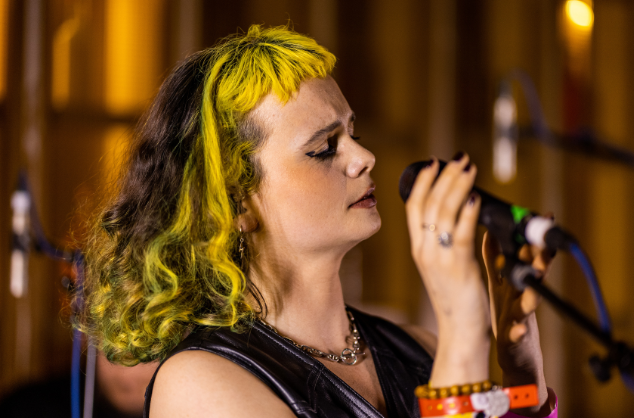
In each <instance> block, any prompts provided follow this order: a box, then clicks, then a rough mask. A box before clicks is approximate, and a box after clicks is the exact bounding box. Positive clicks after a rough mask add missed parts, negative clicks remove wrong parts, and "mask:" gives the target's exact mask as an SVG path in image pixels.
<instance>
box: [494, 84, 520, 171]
mask: <svg viewBox="0 0 634 418" xmlns="http://www.w3.org/2000/svg"><path fill="white" fill-rule="evenodd" d="M517 140H518V129H517V107H516V106H515V100H514V99H513V95H512V94H511V87H510V85H508V83H503V84H502V85H501V87H500V94H499V96H498V98H497V99H496V100H495V104H494V105H493V175H494V176H495V178H496V180H498V181H499V182H500V183H509V182H510V181H511V180H513V179H514V178H515V174H516V172H517Z"/></svg>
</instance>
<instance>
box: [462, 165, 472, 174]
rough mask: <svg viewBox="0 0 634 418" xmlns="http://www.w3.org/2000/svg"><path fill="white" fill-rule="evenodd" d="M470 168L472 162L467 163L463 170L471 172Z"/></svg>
mask: <svg viewBox="0 0 634 418" xmlns="http://www.w3.org/2000/svg"><path fill="white" fill-rule="evenodd" d="M469 170H471V163H469V164H467V165H466V167H465V168H464V170H463V171H464V172H465V173H468V172H469Z"/></svg>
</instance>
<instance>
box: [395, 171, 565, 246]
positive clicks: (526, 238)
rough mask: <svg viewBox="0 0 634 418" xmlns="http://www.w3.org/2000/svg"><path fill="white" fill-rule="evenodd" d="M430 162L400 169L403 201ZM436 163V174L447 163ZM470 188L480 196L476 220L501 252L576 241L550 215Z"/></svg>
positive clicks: (561, 244) (475, 188) (400, 187)
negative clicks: (490, 235) (528, 246)
mask: <svg viewBox="0 0 634 418" xmlns="http://www.w3.org/2000/svg"><path fill="white" fill-rule="evenodd" d="M432 162H433V161H431V160H428V161H418V162H415V163H413V164H410V165H409V166H408V167H407V168H405V170H403V174H401V179H400V180H399V194H400V195H401V199H403V202H407V199H408V198H409V195H410V193H411V191H412V186H413V185H414V181H415V180H416V177H417V176H418V173H419V172H420V170H422V169H423V168H425V167H427V166H429V165H431V164H432ZM439 163H440V169H439V170H438V174H439V175H440V172H441V171H442V170H443V168H445V166H446V165H447V163H446V162H444V161H439ZM473 191H475V192H476V193H478V194H479V195H480V197H481V198H482V204H481V207H480V214H479V216H478V223H480V224H481V225H484V226H485V227H486V228H487V229H488V230H489V231H490V232H491V234H493V236H495V238H497V240H498V241H499V242H500V245H501V246H502V251H503V252H504V253H505V254H514V253H515V251H516V250H517V248H518V246H521V245H523V244H526V243H529V244H532V245H535V246H537V247H539V248H547V249H549V250H551V251H554V250H558V249H562V250H567V249H569V247H570V245H571V244H575V243H576V240H575V239H574V238H573V237H572V236H571V235H570V234H568V233H567V232H565V231H564V230H563V229H561V228H560V227H558V226H557V225H555V223H554V221H553V220H552V219H550V218H545V217H543V216H539V215H538V214H537V213H535V212H532V211H530V210H529V209H526V208H523V207H521V206H517V205H513V204H511V203H508V202H505V201H504V200H502V199H499V198H497V197H495V196H493V195H492V194H490V193H487V192H486V191H484V190H482V189H480V188H478V187H474V188H473Z"/></svg>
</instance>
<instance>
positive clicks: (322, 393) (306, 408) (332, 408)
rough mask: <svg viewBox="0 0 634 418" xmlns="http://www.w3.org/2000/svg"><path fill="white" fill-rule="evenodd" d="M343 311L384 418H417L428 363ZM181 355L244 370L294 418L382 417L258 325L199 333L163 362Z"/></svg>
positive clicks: (370, 321)
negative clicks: (204, 354)
mask: <svg viewBox="0 0 634 418" xmlns="http://www.w3.org/2000/svg"><path fill="white" fill-rule="evenodd" d="M349 309H350V311H351V312H352V313H353V315H354V318H355V321H356V323H357V329H358V330H359V333H360V334H361V337H362V338H363V341H364V342H365V344H366V346H367V347H368V348H369V350H370V353H371V354H372V358H373V359H374V364H375V367H376V372H377V375H378V378H379V383H380V384H381V389H382V390H383V396H384V398H385V403H386V406H387V413H388V416H389V417H390V418H404V417H412V418H413V417H416V418H418V417H420V413H419V412H418V411H419V410H418V404H417V400H416V397H415V396H414V388H415V387H416V386H418V385H422V384H425V383H427V381H428V380H429V375H430V373H431V366H432V358H431V357H430V355H429V354H427V352H426V351H425V350H424V349H423V348H422V347H421V346H420V345H419V344H418V343H417V342H416V341H414V340H413V339H412V338H411V337H410V336H409V335H408V334H407V333H406V332H405V331H403V330H402V329H401V328H399V327H398V326H396V325H394V324H392V323H391V322H388V321H386V320H384V319H381V318H377V317H374V316H370V315H367V314H364V313H361V312H359V311H357V310H354V309H352V308H349ZM185 350H204V351H208V352H210V353H214V354H216V355H219V356H221V357H224V358H226V359H228V360H231V361H232V362H234V363H236V364H238V365H240V366H242V367H244V368H245V369H247V370H248V371H250V372H251V373H253V374H254V375H255V376H257V377H258V378H259V379H260V380H262V381H263V382H264V383H265V384H266V385H268V386H269V387H270V388H271V389H272V390H273V391H274V392H275V393H276V394H277V395H278V396H279V397H280V398H281V399H282V400H283V401H284V402H285V403H286V404H287V405H288V406H289V407H290V408H291V410H292V411H293V412H294V413H295V415H297V416H298V417H306V418H308V417H310V418H315V417H327V418H335V417H337V418H338V417H368V418H379V417H382V416H383V415H381V413H380V412H379V411H377V410H376V408H374V407H373V406H372V405H371V404H370V403H369V402H368V401H366V400H365V399H364V398H363V397H361V395H359V394H358V393H357V392H355V391H354V390H353V389H352V388H351V387H350V386H348V385H347V384H346V383H345V382H344V381H343V380H341V379H340V378H339V377H337V376H336V375H335V374H334V373H332V372H331V371H330V370H329V369H328V368H326V367H325V366H324V365H323V364H322V363H320V362H319V361H317V360H315V359H314V358H313V357H311V356H310V355H309V354H307V353H305V352H303V351H302V350H300V349H298V348H297V347H295V346H294V345H292V344H291V343H289V342H288V341H286V340H284V339H283V338H281V337H280V336H279V335H277V334H275V333H274V332H273V331H271V330H269V329H268V328H266V327H264V326H263V325H262V324H261V323H259V322H255V324H254V326H253V328H252V329H251V330H250V331H248V332H245V333H242V334H238V333H234V332H231V331H230V330H228V329H210V328H199V329H197V330H196V331H195V332H194V333H192V334H190V335H189V336H188V337H187V338H185V339H184V340H183V341H182V342H181V343H180V344H179V345H178V346H177V347H176V348H175V349H174V350H173V351H172V352H171V353H170V355H169V356H168V357H167V359H169V357H171V356H173V355H175V354H177V353H180V352H181V351H185ZM167 359H165V360H167ZM165 360H164V361H165ZM159 368H160V366H159ZM157 372H158V369H157ZM155 378H156V373H155V374H154V376H153V377H152V380H151V381H150V384H149V385H148V387H147V390H146V392H145V410H144V412H143V416H144V417H145V418H149V416H150V400H151V398H152V387H153V386H154V379H155Z"/></svg>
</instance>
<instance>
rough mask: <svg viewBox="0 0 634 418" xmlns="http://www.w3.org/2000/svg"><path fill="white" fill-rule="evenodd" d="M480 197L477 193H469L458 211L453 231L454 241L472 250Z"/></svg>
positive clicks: (480, 201)
mask: <svg viewBox="0 0 634 418" xmlns="http://www.w3.org/2000/svg"><path fill="white" fill-rule="evenodd" d="M481 203H482V199H481V198H480V196H479V195H478V194H477V193H471V195H469V198H468V199H467V202H466V203H465V204H464V206H463V207H462V211H460V217H459V219H458V223H457V224H456V228H455V231H454V234H453V235H454V242H455V243H456V244H458V245H461V246H463V248H467V251H471V252H473V244H474V240H475V233H476V225H477V223H478V215H479V214H480V204H481Z"/></svg>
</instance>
